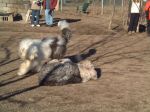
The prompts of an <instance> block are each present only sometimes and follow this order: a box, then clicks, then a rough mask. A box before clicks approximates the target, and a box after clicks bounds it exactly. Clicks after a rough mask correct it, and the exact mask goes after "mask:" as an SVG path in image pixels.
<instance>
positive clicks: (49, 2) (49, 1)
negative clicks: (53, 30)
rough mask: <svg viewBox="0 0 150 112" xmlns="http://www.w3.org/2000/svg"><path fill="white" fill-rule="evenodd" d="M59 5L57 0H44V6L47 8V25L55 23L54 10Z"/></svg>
mask: <svg viewBox="0 0 150 112" xmlns="http://www.w3.org/2000/svg"><path fill="white" fill-rule="evenodd" d="M56 5H57V0H43V8H44V9H45V22H46V25H47V26H52V25H53V11H54V9H55V7H56Z"/></svg>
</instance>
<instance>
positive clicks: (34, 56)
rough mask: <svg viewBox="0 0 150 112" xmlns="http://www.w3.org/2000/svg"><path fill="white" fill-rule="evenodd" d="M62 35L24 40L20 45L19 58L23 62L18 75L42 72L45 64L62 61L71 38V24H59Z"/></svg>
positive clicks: (62, 22) (63, 22)
mask: <svg viewBox="0 0 150 112" xmlns="http://www.w3.org/2000/svg"><path fill="white" fill-rule="evenodd" d="M58 27H59V28H60V30H61V35H59V36H56V37H47V38H43V39H23V40H22V41H21V42H20V45H19V56H20V58H21V59H22V60H23V62H22V64H21V65H20V68H19V71H18V75H24V74H26V73H27V72H29V71H31V70H33V71H37V72H38V71H40V69H41V66H42V65H43V63H44V62H46V61H48V60H51V59H61V58H63V56H64V55H65V52H66V46H67V43H68V41H69V39H70V38H71V30H70V28H69V24H68V23H67V22H66V21H65V20H63V21H59V22H58Z"/></svg>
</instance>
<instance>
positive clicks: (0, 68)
mask: <svg viewBox="0 0 150 112" xmlns="http://www.w3.org/2000/svg"><path fill="white" fill-rule="evenodd" d="M72 20H74V22H71V27H72V30H73V38H72V39H71V41H70V43H69V45H68V51H67V54H66V56H74V55H77V54H82V55H83V56H84V58H86V59H89V60H91V61H92V62H93V63H94V65H95V67H96V68H99V69H100V70H101V76H100V78H99V79H98V80H97V81H89V82H87V83H82V84H72V85H65V86H54V87H37V86H36V85H37V76H36V75H35V74H34V75H29V76H22V77H19V76H17V75H16V73H17V70H18V66H19V64H20V59H19V58H18V56H17V47H18V43H19V41H20V40H21V39H22V38H26V37H28V38H40V37H44V36H48V35H50V34H51V35H57V33H58V28H57V27H56V26H55V27H53V28H46V27H44V26H42V27H40V28H35V29H33V28H31V27H30V26H29V25H28V24H26V25H24V24H0V99H1V101H0V112H150V86H149V85H150V75H149V74H150V38H149V37H147V35H146V34H145V33H141V34H134V35H131V36H129V35H127V34H126V32H124V31H121V30H118V31H107V30H105V29H106V27H107V26H106V25H105V24H103V21H104V20H103V19H102V21H99V18H92V17H89V19H85V18H84V17H83V18H82V19H81V20H78V19H77V18H74V19H72ZM75 20H77V21H75ZM91 21H93V22H94V23H95V24H93V23H92V22H91Z"/></svg>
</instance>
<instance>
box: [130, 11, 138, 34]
mask: <svg viewBox="0 0 150 112" xmlns="http://www.w3.org/2000/svg"><path fill="white" fill-rule="evenodd" d="M139 17H140V14H139V13H131V16H130V23H129V28H128V31H135V32H136V29H137V25H138V22H139Z"/></svg>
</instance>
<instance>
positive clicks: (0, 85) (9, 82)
mask: <svg viewBox="0 0 150 112" xmlns="http://www.w3.org/2000/svg"><path fill="white" fill-rule="evenodd" d="M32 75H33V73H32V74H28V75H26V76H23V77H21V78H17V79H15V80H12V81H8V82H5V83H2V84H1V83H0V87H2V86H5V85H8V84H11V83H15V82H17V81H20V80H23V79H25V78H27V77H30V76H32ZM16 77H17V76H16Z"/></svg>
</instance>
